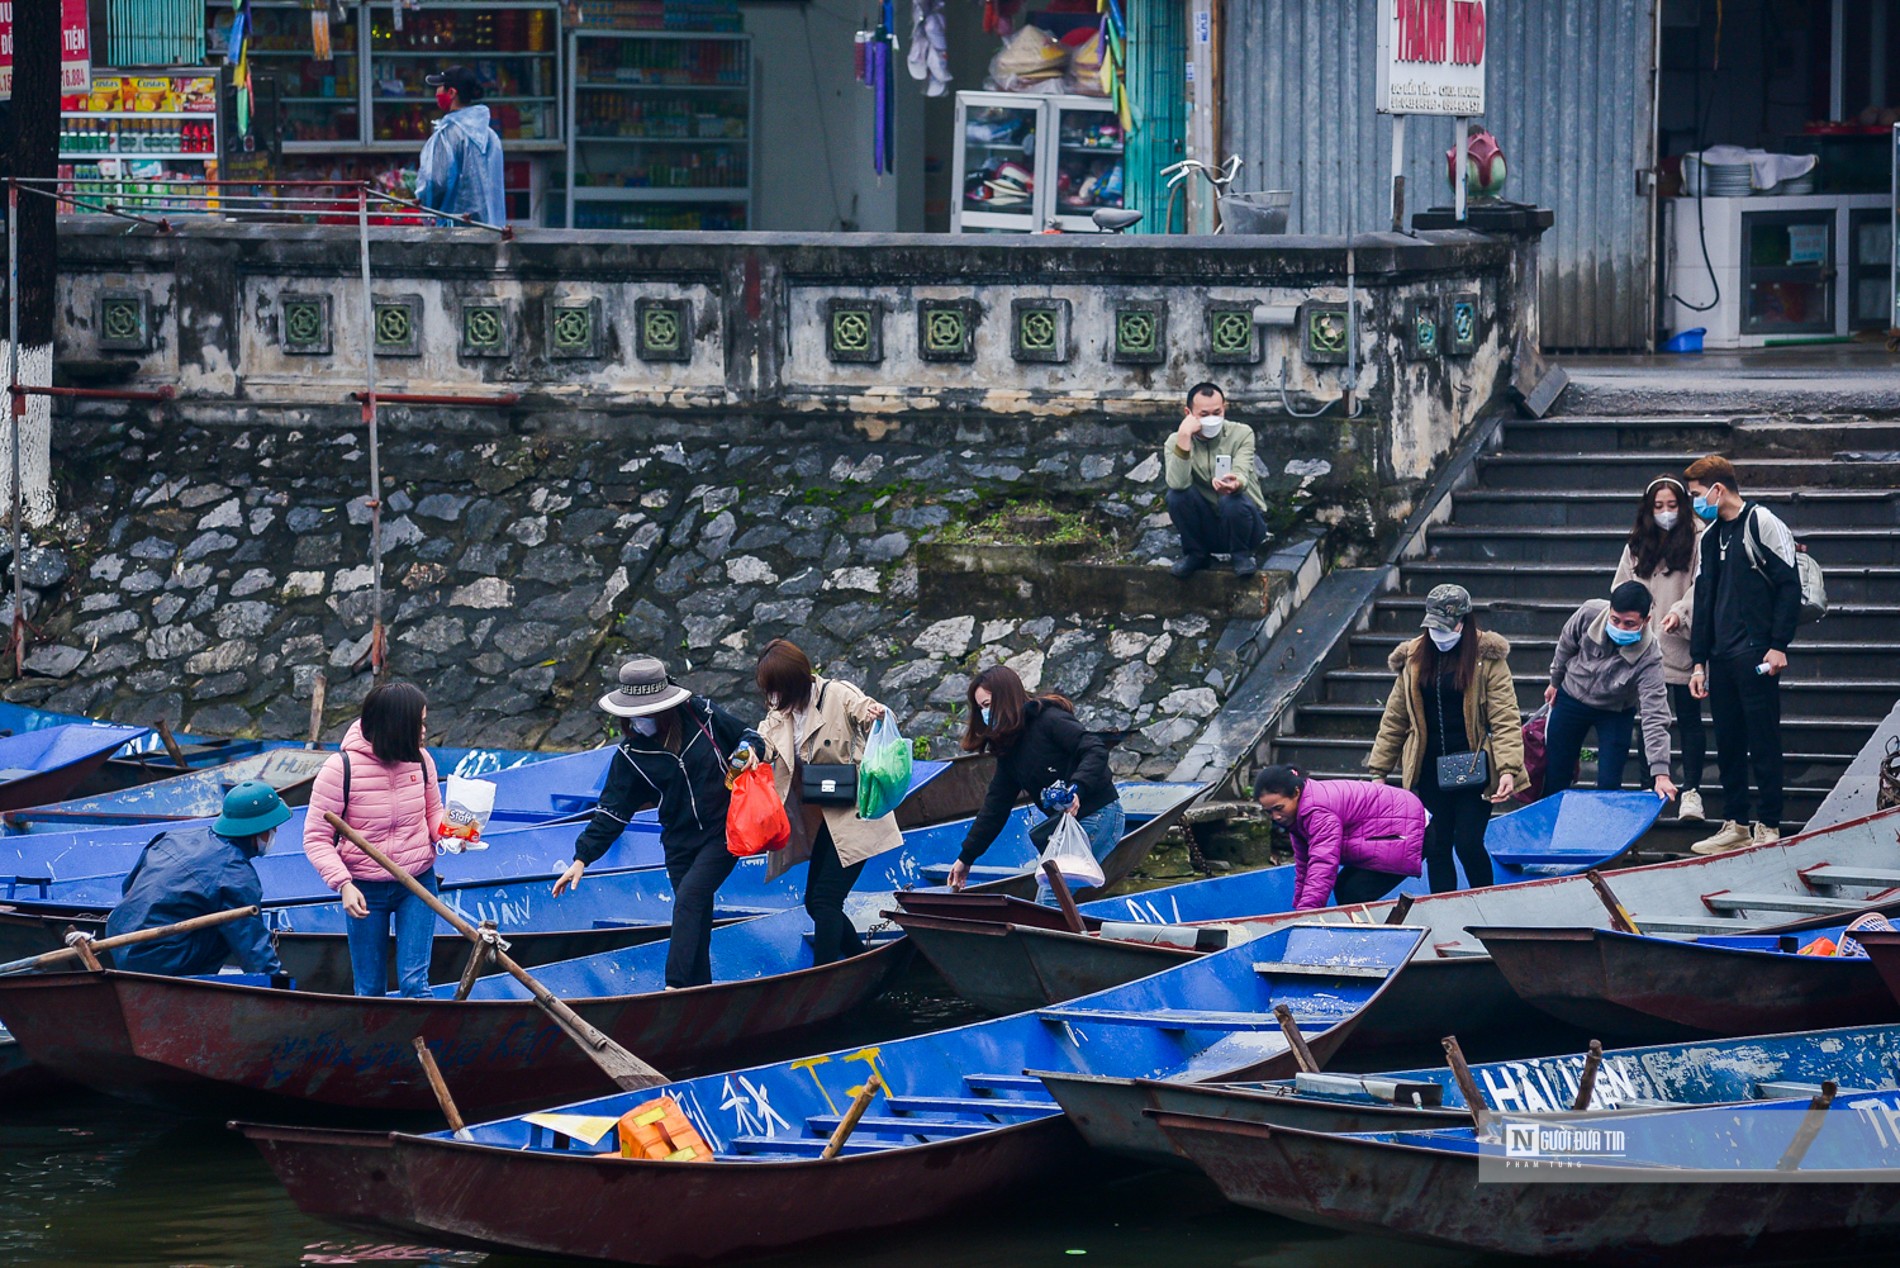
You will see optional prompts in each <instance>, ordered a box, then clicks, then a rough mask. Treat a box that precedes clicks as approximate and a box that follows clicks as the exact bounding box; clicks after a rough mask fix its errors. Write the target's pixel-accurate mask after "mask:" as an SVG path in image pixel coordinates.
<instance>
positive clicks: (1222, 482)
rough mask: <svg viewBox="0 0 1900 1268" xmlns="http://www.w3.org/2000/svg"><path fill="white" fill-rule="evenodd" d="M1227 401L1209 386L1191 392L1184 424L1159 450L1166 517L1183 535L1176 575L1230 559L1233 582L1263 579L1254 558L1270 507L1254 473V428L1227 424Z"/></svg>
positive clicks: (1197, 387) (1196, 570) (1213, 386)
mask: <svg viewBox="0 0 1900 1268" xmlns="http://www.w3.org/2000/svg"><path fill="white" fill-rule="evenodd" d="M1226 412H1227V397H1226V395H1225V394H1224V393H1223V392H1222V391H1221V390H1220V388H1219V387H1217V386H1215V385H1214V384H1212V383H1197V384H1195V385H1194V386H1193V387H1192V388H1189V389H1188V398H1187V417H1185V418H1183V419H1182V420H1181V425H1180V426H1179V427H1177V428H1176V429H1175V430H1174V431H1173V432H1172V433H1171V434H1170V435H1169V436H1168V439H1167V443H1166V444H1164V445H1162V447H1161V459H1162V464H1163V467H1164V469H1165V470H1166V472H1167V477H1168V514H1169V515H1170V516H1171V517H1172V518H1173V520H1174V527H1175V529H1176V530H1177V531H1178V532H1179V533H1180V534H1181V558H1180V559H1178V560H1176V561H1175V564H1174V575H1175V576H1177V577H1187V576H1191V575H1192V574H1194V573H1196V572H1199V571H1200V570H1201V569H1203V568H1205V567H1207V563H1208V556H1210V555H1228V556H1231V557H1232V559H1233V561H1234V574H1235V575H1236V576H1240V577H1251V576H1252V575H1253V574H1254V573H1256V572H1258V571H1260V564H1259V562H1258V561H1257V560H1256V559H1255V558H1254V552H1255V551H1257V550H1259V549H1260V544H1261V543H1262V542H1264V541H1265V540H1266V539H1267V517H1266V513H1265V512H1266V509H1267V499H1266V495H1265V494H1263V493H1262V492H1261V491H1260V477H1259V475H1258V474H1256V473H1255V471H1254V467H1253V428H1251V427H1248V426H1246V425H1245V424H1244V423H1236V422H1233V421H1231V420H1230V419H1228V418H1227V417H1226Z"/></svg>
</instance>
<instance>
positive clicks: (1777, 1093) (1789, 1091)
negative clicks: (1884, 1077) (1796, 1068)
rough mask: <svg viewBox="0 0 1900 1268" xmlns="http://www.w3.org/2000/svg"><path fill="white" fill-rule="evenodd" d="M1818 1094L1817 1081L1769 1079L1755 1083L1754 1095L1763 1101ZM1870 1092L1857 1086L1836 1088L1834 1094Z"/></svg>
mask: <svg viewBox="0 0 1900 1268" xmlns="http://www.w3.org/2000/svg"><path fill="white" fill-rule="evenodd" d="M1820 1094H1821V1085H1820V1084H1819V1083H1795V1082H1788V1081H1784V1080H1779V1079H1771V1080H1767V1081H1764V1082H1761V1083H1757V1084H1756V1085H1755V1095H1756V1097H1758V1098H1759V1099H1761V1100H1764V1101H1788V1100H1793V1099H1795V1098H1796V1097H1802V1096H1819V1095H1820ZM1870 1094H1871V1089H1868V1088H1857V1087H1844V1088H1836V1089H1835V1092H1834V1095H1836V1096H1867V1095H1870Z"/></svg>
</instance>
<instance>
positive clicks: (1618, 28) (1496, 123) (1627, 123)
mask: <svg viewBox="0 0 1900 1268" xmlns="http://www.w3.org/2000/svg"><path fill="white" fill-rule="evenodd" d="M1378 10H1379V5H1378V3H1377V0H1228V3H1227V8H1226V27H1225V36H1226V64H1225V67H1224V69H1225V73H1226V86H1227V96H1226V103H1225V113H1224V117H1223V119H1222V127H1223V130H1224V131H1223V136H1224V143H1225V145H1226V147H1227V149H1228V150H1229V151H1230V152H1234V153H1238V154H1239V155H1240V156H1241V157H1242V158H1244V159H1246V161H1247V165H1246V167H1245V168H1243V169H1242V171H1241V176H1240V180H1239V181H1238V182H1237V184H1238V185H1241V186H1245V187H1246V188H1249V189H1291V190H1293V191H1294V197H1293V216H1292V221H1291V224H1290V226H1289V227H1290V228H1291V229H1292V230H1293V231H1294V232H1301V233H1344V232H1346V231H1347V230H1348V229H1349V228H1351V229H1353V230H1356V231H1365V230H1370V229H1378V228H1384V227H1385V226H1386V225H1387V224H1388V223H1390V220H1391V194H1390V180H1389V177H1390V171H1391V164H1392V123H1391V120H1390V119H1388V118H1385V117H1382V116H1379V115H1376V114H1375V113H1374V112H1373V89H1374V84H1375V82H1376V71H1375V68H1374V58H1375V56H1376V52H1377V47H1378V42H1377V34H1378V31H1377V18H1378ZM1485 10H1486V29H1487V37H1486V39H1487V60H1488V64H1489V75H1488V84H1487V96H1488V98H1489V105H1490V113H1489V114H1487V115H1486V116H1485V118H1484V120H1483V122H1484V123H1485V125H1486V126H1487V127H1489V128H1490V129H1491V131H1492V133H1493V134H1494V135H1495V136H1496V137H1497V138H1498V143H1499V144H1500V145H1502V146H1503V147H1504V153H1505V157H1506V159H1507V161H1508V162H1509V163H1510V169H1511V170H1510V181H1509V183H1508V185H1507V186H1506V188H1505V196H1506V197H1507V198H1512V199H1515V200H1518V201H1522V202H1534V203H1537V204H1539V205H1541V206H1545V207H1549V208H1551V209H1552V210H1554V211H1555V212H1556V225H1555V226H1554V227H1553V228H1552V229H1551V231H1550V232H1549V233H1548V234H1546V235H1545V237H1544V243H1543V256H1542V272H1541V276H1540V278H1539V283H1540V286H1541V307H1542V314H1541V315H1542V322H1543V336H1544V344H1545V346H1546V347H1550V348H1600V349H1611V348H1642V347H1646V346H1648V344H1649V342H1650V340H1651V338H1652V337H1653V332H1654V319H1653V317H1652V315H1651V314H1652V312H1653V300H1654V288H1655V272H1654V265H1653V262H1652V260H1653V257H1652V245H1651V244H1652V234H1653V232H1654V230H1653V228H1652V215H1653V213H1652V210H1651V208H1652V200H1651V199H1650V198H1649V197H1647V196H1645V195H1641V194H1639V193H1638V192H1637V178H1636V173H1637V171H1638V169H1640V168H1648V167H1651V166H1653V163H1654V157H1653V154H1654V148H1655V140H1654V138H1655V117H1654V115H1655V106H1654V90H1653V71H1652V68H1653V67H1654V65H1655V52H1654V50H1655V37H1654V32H1655V17H1654V10H1655V0H1490V2H1489V3H1487V4H1486V6H1485ZM1452 127H1453V125H1452V122H1451V120H1449V119H1435V118H1427V117H1424V116H1415V117H1413V118H1412V119H1410V120H1409V121H1408V122H1407V124H1406V147H1407V163H1406V186H1407V196H1406V205H1407V209H1408V211H1415V210H1419V209H1421V208H1424V207H1429V206H1432V205H1433V204H1444V203H1448V202H1449V201H1450V193H1451V190H1450V187H1449V185H1448V184H1447V183H1446V180H1445V159H1444V154H1445V151H1446V150H1447V149H1449V148H1450V147H1451V145H1452V143H1453V135H1452Z"/></svg>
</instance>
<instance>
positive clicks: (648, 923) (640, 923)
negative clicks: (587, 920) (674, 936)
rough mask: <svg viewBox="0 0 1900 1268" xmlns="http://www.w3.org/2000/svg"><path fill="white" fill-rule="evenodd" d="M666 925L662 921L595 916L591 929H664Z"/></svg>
mask: <svg viewBox="0 0 1900 1268" xmlns="http://www.w3.org/2000/svg"><path fill="white" fill-rule="evenodd" d="M667 925H668V922H667V921H664V920H622V919H620V918H619V917H616V916H595V917H594V919H593V922H592V924H591V925H590V926H589V927H590V928H593V929H664V928H666V927H667Z"/></svg>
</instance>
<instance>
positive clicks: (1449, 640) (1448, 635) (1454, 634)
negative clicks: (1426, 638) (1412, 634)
mask: <svg viewBox="0 0 1900 1268" xmlns="http://www.w3.org/2000/svg"><path fill="white" fill-rule="evenodd" d="M1425 632H1426V633H1427V634H1430V635H1431V636H1432V646H1433V647H1436V648H1437V649H1438V650H1439V651H1441V652H1448V651H1450V650H1451V649H1452V648H1454V647H1456V646H1458V640H1459V639H1461V638H1463V637H1464V636H1465V632H1464V631H1463V630H1426V631H1425Z"/></svg>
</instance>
